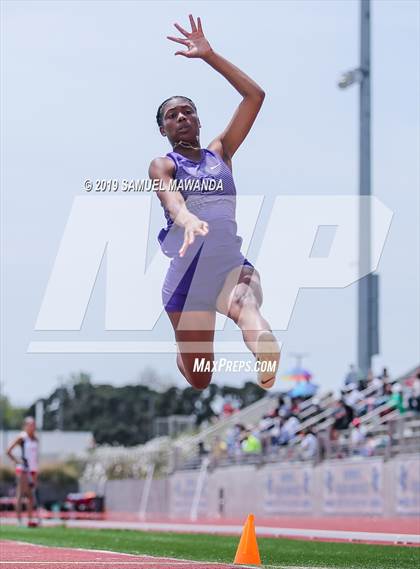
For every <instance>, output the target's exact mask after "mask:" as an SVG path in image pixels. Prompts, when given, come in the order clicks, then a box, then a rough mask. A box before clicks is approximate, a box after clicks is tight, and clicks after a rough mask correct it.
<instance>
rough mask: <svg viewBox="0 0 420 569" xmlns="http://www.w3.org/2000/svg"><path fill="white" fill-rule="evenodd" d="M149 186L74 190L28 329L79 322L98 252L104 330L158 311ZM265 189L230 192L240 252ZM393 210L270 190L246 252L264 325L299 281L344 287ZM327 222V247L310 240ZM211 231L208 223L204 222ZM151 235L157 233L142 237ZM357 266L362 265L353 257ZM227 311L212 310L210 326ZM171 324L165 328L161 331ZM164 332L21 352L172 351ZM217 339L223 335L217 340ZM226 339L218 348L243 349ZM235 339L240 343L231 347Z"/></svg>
mask: <svg viewBox="0 0 420 569" xmlns="http://www.w3.org/2000/svg"><path fill="white" fill-rule="evenodd" d="M152 199H154V197H153V196H152V195H146V196H145V195H141V196H130V197H127V196H98V195H92V196H90V195H89V196H78V197H76V198H75V200H74V203H73V207H72V209H71V212H70V215H69V219H68V222H67V225H66V227H65V230H64V234H63V237H62V240H61V243H60V246H59V249H58V253H57V257H56V259H55V263H54V266H53V269H52V272H51V275H50V278H49V280H48V284H47V288H46V291H45V294H44V298H43V300H42V304H41V307H40V311H39V314H38V318H37V321H36V324H35V328H34V330H36V331H50V332H51V331H56V332H57V334H58V332H59V331H80V330H81V329H82V324H83V320H84V317H85V314H86V311H87V308H88V304H89V300H90V298H91V296H92V294H93V293H94V288H95V281H96V278H97V274H98V271H99V268H100V265H101V262H102V259H103V258H104V257H106V261H107V263H106V284H105V286H106V301H105V330H110V331H120V332H121V331H132V330H136V331H140V330H143V331H145V330H147V331H152V330H153V329H154V327H155V324H156V322H157V320H158V319H159V317H160V315H161V313H162V311H163V306H162V299H161V292H160V290H161V286H162V283H163V281H164V278H165V274H166V271H167V268H168V263H169V259H168V258H167V257H165V256H164V255H163V254H162V252H161V251H160V250H159V249H157V250H156V252H155V254H154V256H153V258H152V259H151V261H150V262H149V264H148V266H147V267H146V256H147V246H148V241H149V228H150V214H151V205H152ZM263 201H264V196H260V195H257V196H237V202H236V204H237V205H236V209H237V211H236V217H237V222H238V227H239V230H238V233H239V234H240V235H241V236H242V238H243V245H242V252H243V253H244V254H246V252H247V251H248V248H249V246H250V244H251V240H252V237H253V234H254V231H255V230H256V228H257V223H258V219H259V215H260V212H261V210H262V206H263ZM365 212H370V216H371V245H372V246H371V251H370V255H369V256H368V258H369V257H370V259H369V264H368V266H363V265H362V264H361V263H360V262H359V216H360V218H361V219H364V217H363V215H364V214H365ZM391 219H392V212H391V211H390V210H389V209H388V208H387V207H386V206H385V205H384V204H383V203H382V202H381V201H380V200H378V199H377V198H375V197H358V196H278V197H277V198H276V199H275V200H274V202H273V206H272V208H271V212H270V216H269V219H268V222H267V225H266V228H265V232H264V235H263V238H262V241H261V244H260V246H259V249H258V254H257V255H255V256H253V258H252V262H253V264H254V266H255V267H256V268H257V269H258V271H259V272H260V274H261V276H262V279H263V291H264V304H263V310H264V313H265V314H267V315H269V319H270V323H271V325H272V328H273V330H286V329H287V327H288V325H289V321H290V318H291V315H292V311H293V307H294V305H295V303H296V300H297V296H298V293H299V290H300V289H302V288H343V287H347V286H349V285H351V284H352V283H354V282H356V281H357V280H358V279H360V278H361V277H363V276H365V275H366V274H368V273H370V272H373V271H375V270H376V268H377V266H378V263H379V259H380V256H381V253H382V250H383V247H384V244H385V240H386V237H387V234H388V231H389V228H390V224H391ZM325 230H328V233H329V234H330V236H331V239H330V241H331V243H330V246H329V248H328V251H324V252H323V253H322V254H318V253H317V251H316V249H317V242H318V240H319V239H320V236H321V235H322V233H323V231H325ZM210 231H211V226H210ZM151 242H152V243H153V242H156V236H155V235H153V236H152V237H151ZM362 266H363V270H361V267H362ZM225 322H226V317H223V316H222V315H219V316H218V320H217V328H216V329H217V330H223V327H224V325H225ZM168 333H170V334H171V338H172V330H170V332H168ZM171 338H170V339H168V342H156V341H150V342H137V343H136V342H125V341H119V342H95V341H93V342H90V341H89V342H60V341H48V342H44V341H33V342H31V343H30V344H29V347H28V351H29V352H42V353H49V352H61V353H62V352H63V351H64V352H66V351H67V352H73V353H75V352H84V351H89V352H118V351H122V352H151V351H158V352H159V351H160V352H173V351H175V345H174V342H173V341H172V339H171ZM222 344H223V343H222ZM232 344H233V343H232V342H226V346H225V348H226V351H241V352H246V351H247V348H246V346H244V345H243V343H242V342H238V343H237V346H236V348H238V349H237V350H236V349H232V348H233V345H232ZM239 346H240V347H239Z"/></svg>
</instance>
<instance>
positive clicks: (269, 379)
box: [261, 376, 274, 385]
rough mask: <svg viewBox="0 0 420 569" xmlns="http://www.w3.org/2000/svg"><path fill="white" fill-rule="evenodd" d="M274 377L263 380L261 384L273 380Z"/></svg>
mask: <svg viewBox="0 0 420 569" xmlns="http://www.w3.org/2000/svg"><path fill="white" fill-rule="evenodd" d="M273 377H274V376H273ZM272 379H273V378H272V377H270V378H268V379H266V380H265V381H261V384H262V385H265V384H266V383H268V382H269V381H271V380H272Z"/></svg>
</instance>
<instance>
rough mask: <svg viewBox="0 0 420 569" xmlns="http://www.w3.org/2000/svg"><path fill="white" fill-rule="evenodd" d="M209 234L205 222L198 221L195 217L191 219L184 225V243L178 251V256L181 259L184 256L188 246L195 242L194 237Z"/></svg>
mask: <svg viewBox="0 0 420 569" xmlns="http://www.w3.org/2000/svg"><path fill="white" fill-rule="evenodd" d="M208 232H209V225H208V223H207V221H202V220H201V219H198V217H196V216H195V215H194V216H192V217H191V219H190V220H188V221H187V223H186V224H185V225H184V243H183V244H182V247H181V249H180V250H179V256H180V257H183V256H184V255H185V252H186V250H187V249H188V247H189V246H190V245H192V244H193V243H194V241H195V236H196V235H203V236H205V235H207V233H208Z"/></svg>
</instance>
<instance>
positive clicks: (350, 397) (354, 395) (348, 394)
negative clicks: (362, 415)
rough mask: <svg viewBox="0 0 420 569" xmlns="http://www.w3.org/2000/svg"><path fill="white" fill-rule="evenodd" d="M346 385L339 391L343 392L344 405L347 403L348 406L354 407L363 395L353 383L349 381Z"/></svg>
mask: <svg viewBox="0 0 420 569" xmlns="http://www.w3.org/2000/svg"><path fill="white" fill-rule="evenodd" d="M346 387H347V389H346V390H342V391H341V392H342V393H343V399H344V401H345V403H346V405H349V406H350V407H352V408H353V409H355V408H356V407H357V404H358V403H360V401H362V399H363V395H362V394H361V392H360V391H359V389H358V388H357V385H356V384H355V383H350V384H349V385H347V386H346Z"/></svg>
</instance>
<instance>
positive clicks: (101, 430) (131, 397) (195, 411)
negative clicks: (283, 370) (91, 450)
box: [0, 370, 264, 446]
mask: <svg viewBox="0 0 420 569" xmlns="http://www.w3.org/2000/svg"><path fill="white" fill-rule="evenodd" d="M164 383H165V382H164V381H162V378H160V377H159V376H158V375H157V374H156V372H155V371H154V370H146V373H144V374H143V377H142V378H141V381H140V382H139V383H137V384H133V385H125V386H122V387H115V386H113V385H109V384H100V383H93V382H92V380H91V376H90V375H89V374H87V373H79V374H76V375H71V376H70V377H69V378H67V379H65V380H62V381H61V382H60V384H59V385H58V386H57V387H56V388H55V389H54V390H53V391H52V392H51V394H50V395H49V396H48V397H46V398H44V399H43V404H44V415H43V428H44V430H54V429H61V430H64V431H91V432H92V433H93V435H94V438H95V441H96V443H97V444H110V445H124V446H133V445H137V444H143V443H145V442H147V441H148V440H149V439H151V438H153V436H154V419H155V418H157V417H169V416H171V415H188V416H194V417H195V421H196V424H197V425H200V424H201V423H202V422H203V421H208V420H211V418H212V417H214V416H215V415H216V414H217V411H218V410H217V409H216V406H215V401H216V398H218V400H219V402H220V399H221V397H226V396H229V395H230V396H231V398H234V399H235V400H236V401H237V402H238V404H239V405H240V406H241V407H242V406H246V405H249V404H251V403H253V402H254V401H256V400H257V399H259V398H261V397H262V396H263V394H264V392H263V391H262V390H261V389H260V388H259V387H258V386H257V385H256V384H255V382H252V381H247V382H245V384H244V385H243V387H240V388H236V387H230V386H223V387H221V386H218V385H215V384H211V385H210V386H209V387H208V388H207V389H206V390H205V391H202V392H199V391H196V390H194V389H193V388H191V387H185V388H180V387H175V386H165V385H164ZM153 387H154V388H153ZM35 403H36V402H34V404H33V405H31V406H29V408H26V409H25V408H14V407H13V406H12V405H11V404H10V402H9V401H8V400H7V398H5V397H2V398H0V412H1V419H2V425H3V427H4V428H6V429H16V428H20V426H21V423H22V419H23V417H24V416H25V415H35Z"/></svg>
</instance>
